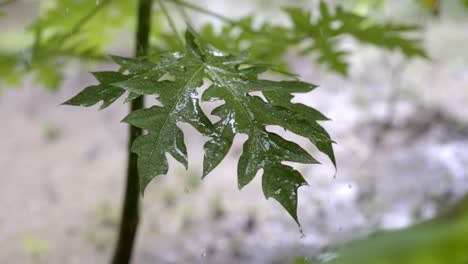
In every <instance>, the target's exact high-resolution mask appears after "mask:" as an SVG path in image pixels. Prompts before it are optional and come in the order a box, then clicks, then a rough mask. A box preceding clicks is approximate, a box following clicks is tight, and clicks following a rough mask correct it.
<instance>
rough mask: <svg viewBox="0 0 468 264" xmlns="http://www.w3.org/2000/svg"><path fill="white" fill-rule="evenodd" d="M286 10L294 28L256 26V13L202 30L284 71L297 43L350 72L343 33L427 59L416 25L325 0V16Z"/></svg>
mask: <svg viewBox="0 0 468 264" xmlns="http://www.w3.org/2000/svg"><path fill="white" fill-rule="evenodd" d="M176 2H178V3H181V2H182V3H184V5H186V6H188V7H189V8H193V9H195V10H198V11H200V10H203V8H202V7H194V6H193V5H191V4H186V3H185V2H183V1H181V0H177V1H176ZM361 2H362V3H361V6H366V7H369V6H372V5H380V4H382V1H377V0H376V1H370V2H369V1H361ZM364 2H365V4H364ZM355 9H356V8H355ZM284 11H285V12H286V13H287V15H288V16H289V18H290V20H291V22H292V27H288V26H284V25H274V24H272V23H270V22H263V23H262V24H261V25H260V26H255V24H258V23H255V21H254V17H253V16H248V17H245V18H242V19H239V20H231V19H229V18H224V17H222V20H223V21H224V22H226V24H225V25H224V26H223V27H222V28H221V30H218V31H217V30H215V29H214V28H213V26H212V25H211V24H208V25H205V26H204V27H203V29H202V30H201V35H202V36H203V38H204V39H206V40H207V41H208V42H209V43H211V44H212V45H214V46H215V47H216V48H218V49H220V50H223V51H226V52H229V53H239V52H241V51H245V50H246V51H248V52H249V54H251V56H252V58H253V59H256V60H261V61H265V62H266V63H270V64H273V65H278V66H279V68H280V69H281V70H286V69H287V61H286V59H285V54H287V52H288V49H289V48H290V47H296V48H299V50H300V55H305V54H314V55H316V60H317V62H318V63H320V64H324V65H326V66H328V67H329V68H330V69H331V70H333V71H334V72H337V73H340V74H343V75H346V74H347V72H348V62H347V61H346V55H347V53H348V52H347V51H346V50H344V49H343V48H341V47H340V43H341V42H340V40H341V37H344V36H351V37H353V38H354V39H355V40H357V41H359V42H361V43H363V44H370V45H373V46H376V47H378V48H383V49H388V50H399V51H401V52H402V53H403V54H404V55H406V56H407V57H423V58H426V57H427V56H426V54H425V51H424V49H423V47H422V46H421V41H420V40H419V39H417V38H415V37H414V35H415V33H418V32H419V31H420V28H419V27H416V26H405V25H397V24H386V23H376V22H373V21H371V20H370V19H368V18H367V17H364V16H361V15H358V14H357V13H354V12H351V11H347V10H345V9H343V8H341V7H339V6H338V7H337V8H336V9H335V10H331V9H330V8H329V6H328V5H327V4H326V2H325V1H321V2H320V4H319V11H320V12H319V13H320V15H319V16H318V17H315V18H312V15H311V12H309V11H306V10H304V9H302V8H285V9H284ZM361 11H362V10H361ZM205 12H208V11H205ZM361 13H362V12H361Z"/></svg>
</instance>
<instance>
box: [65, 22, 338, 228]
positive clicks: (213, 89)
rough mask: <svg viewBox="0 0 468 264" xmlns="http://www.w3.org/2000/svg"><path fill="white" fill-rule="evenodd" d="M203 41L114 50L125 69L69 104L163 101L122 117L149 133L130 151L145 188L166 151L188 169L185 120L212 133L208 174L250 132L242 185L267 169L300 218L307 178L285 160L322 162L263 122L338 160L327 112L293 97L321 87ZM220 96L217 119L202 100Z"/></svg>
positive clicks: (190, 38)
mask: <svg viewBox="0 0 468 264" xmlns="http://www.w3.org/2000/svg"><path fill="white" fill-rule="evenodd" d="M203 44H204V43H203V42H202V41H201V40H200V39H199V38H197V37H196V36H195V33H194V32H193V30H191V29H189V30H188V31H187V33H186V48H185V51H184V52H175V53H165V54H163V55H161V56H160V58H159V59H158V60H157V63H153V62H150V61H147V60H139V59H132V58H124V57H117V56H113V57H112V58H113V60H114V61H115V62H116V63H117V64H119V66H120V67H121V68H122V69H126V70H128V74H126V75H124V74H121V73H118V72H114V73H111V72H100V73H94V75H95V76H96V79H97V80H98V81H99V82H100V84H99V85H97V86H91V87H88V88H86V89H85V90H84V91H83V92H82V93H80V94H78V95H77V96H76V97H74V98H72V99H71V100H69V101H68V102H67V103H66V104H71V105H82V106H90V105H94V104H96V103H97V102H99V101H103V102H104V103H103V106H102V107H107V106H108V105H109V104H111V103H112V102H114V101H115V100H116V99H117V98H118V97H120V96H121V95H122V94H123V93H124V91H127V92H130V93H131V96H132V95H149V96H153V97H155V98H157V99H158V100H159V102H160V103H161V105H156V106H152V107H150V108H146V109H141V110H137V111H134V112H132V113H130V114H129V115H128V116H127V117H125V118H124V120H123V121H124V122H126V123H128V124H130V125H132V126H135V127H139V128H142V129H144V130H146V131H147V133H146V134H144V135H141V136H140V137H138V138H137V139H136V140H135V141H134V142H133V145H132V151H133V152H135V153H137V154H138V171H139V175H140V186H141V189H142V190H144V189H145V187H146V186H147V184H148V183H149V182H150V181H151V180H152V179H153V178H154V177H156V176H158V175H161V174H166V173H167V171H168V162H167V159H166V153H168V154H170V155H171V156H173V157H174V158H175V159H176V160H177V161H179V162H180V163H181V164H183V165H184V166H186V167H187V165H188V157H187V149H186V146H185V140H184V135H183V132H182V130H181V129H180V128H179V127H178V126H177V123H178V122H185V123H188V124H190V125H192V126H193V127H194V128H195V129H197V130H198V131H199V132H200V133H202V134H203V135H206V136H208V137H210V139H209V140H208V141H207V142H206V143H205V145H204V163H203V176H206V175H207V174H209V173H210V172H211V171H212V170H213V169H215V168H216V167H217V166H218V165H219V164H220V163H221V161H222V160H223V159H224V158H225V157H226V155H227V153H228V152H229V150H230V148H231V146H232V143H233V140H234V137H235V135H236V134H239V133H243V134H247V135H248V140H247V141H246V142H245V144H244V146H243V152H242V155H241V157H240V159H239V164H238V169H237V173H238V186H239V188H242V187H244V186H245V185H247V184H248V183H250V182H251V181H252V179H253V178H254V177H255V175H256V174H257V173H258V172H259V171H260V170H262V171H263V175H262V188H263V192H264V194H265V196H266V197H267V198H270V197H272V198H273V199H275V200H277V201H278V202H279V203H280V204H281V205H282V206H283V207H284V208H286V210H287V211H288V212H289V214H290V215H291V216H292V217H293V219H294V220H295V221H296V222H298V218H297V212H296V211H297V189H298V188H299V187H301V186H303V185H306V181H305V179H304V178H303V177H302V175H301V174H300V173H299V172H298V171H296V170H294V169H293V168H291V167H290V166H287V165H285V164H283V162H297V163H304V164H314V163H318V161H317V160H316V159H315V158H313V157H312V156H311V155H310V154H309V153H308V152H307V151H306V150H305V149H304V148H303V147H301V146H300V145H298V144H296V143H294V142H292V141H289V140H286V139H284V138H283V137H281V136H280V135H278V134H275V133H272V132H269V131H267V129H266V127H267V126H269V125H278V126H281V127H283V128H285V129H287V130H289V131H291V132H293V133H295V134H297V135H300V136H303V137H306V138H308V139H309V140H310V141H311V142H312V143H313V144H315V145H316V146H317V148H318V149H319V150H320V151H322V152H323V153H325V154H326V155H327V156H328V157H329V158H330V159H331V160H332V162H333V163H334V164H335V163H336V162H335V157H334V154H333V147H332V144H333V141H332V140H331V139H330V136H329V135H328V133H327V132H326V131H325V129H323V128H322V127H321V126H320V125H319V124H318V123H317V122H318V121H321V120H327V118H326V117H325V116H324V115H323V114H321V113H320V112H319V111H317V110H315V109H313V108H309V107H307V106H305V105H303V104H299V103H297V104H296V103H291V100H292V98H293V94H296V93H308V92H310V91H313V90H314V89H315V88H316V86H315V85H312V84H309V83H305V82H301V81H271V80H264V79H259V78H258V75H259V74H260V73H262V72H264V71H265V67H264V65H262V64H256V63H255V62H252V61H251V60H250V58H248V57H246V56H245V55H244V56H234V55H230V54H225V53H222V52H220V51H218V50H215V49H213V48H210V47H207V45H203ZM246 65H248V66H246ZM205 80H209V81H210V83H211V85H210V86H209V87H208V88H207V89H206V90H205V91H204V92H203V94H200V93H199V90H198V88H200V87H201V86H202V85H203V84H204V83H205ZM252 92H260V93H262V94H263V95H264V97H265V98H266V101H264V100H262V99H261V98H260V97H258V96H255V95H251V93H252ZM219 100H221V101H223V102H224V104H221V105H220V106H218V107H216V108H215V109H214V110H213V111H212V112H211V115H215V116H218V117H220V120H219V121H218V122H215V123H214V124H213V123H212V122H210V120H209V119H208V117H207V116H206V115H205V113H204V112H203V111H202V108H201V103H202V101H205V102H207V101H219Z"/></svg>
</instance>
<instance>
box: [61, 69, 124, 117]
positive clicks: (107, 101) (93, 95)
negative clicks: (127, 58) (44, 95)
mask: <svg viewBox="0 0 468 264" xmlns="http://www.w3.org/2000/svg"><path fill="white" fill-rule="evenodd" d="M93 75H94V77H95V78H96V79H97V80H98V81H99V82H100V83H99V84H98V85H92V86H88V87H86V88H85V89H84V90H83V91H82V92H80V93H79V94H78V95H76V96H75V97H73V98H72V99H70V100H68V101H66V102H65V103H63V104H64V105H75V106H93V105H95V104H97V103H98V102H100V101H102V102H103V103H102V105H101V107H100V109H104V108H106V107H108V106H109V105H111V104H112V103H113V102H115V100H117V99H119V97H120V96H122V94H124V93H125V90H124V89H121V88H118V87H115V86H112V85H110V84H111V83H113V82H118V81H123V80H127V79H128V77H127V76H125V75H122V74H120V73H118V72H95V73H93Z"/></svg>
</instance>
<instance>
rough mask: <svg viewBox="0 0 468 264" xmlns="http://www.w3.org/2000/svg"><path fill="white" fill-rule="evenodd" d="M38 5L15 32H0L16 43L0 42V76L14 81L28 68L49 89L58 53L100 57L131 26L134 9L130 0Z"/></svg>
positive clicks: (57, 73) (55, 0)
mask: <svg viewBox="0 0 468 264" xmlns="http://www.w3.org/2000/svg"><path fill="white" fill-rule="evenodd" d="M40 10H41V12H40V15H39V17H38V18H37V19H36V20H35V21H34V22H33V23H32V24H31V25H30V26H29V28H28V30H27V31H26V32H24V33H23V34H21V38H20V37H19V36H16V38H15V36H11V33H9V32H6V33H4V34H2V33H0V37H2V35H5V36H4V37H5V38H8V39H17V42H20V43H21V45H18V44H16V45H9V47H0V60H1V62H2V64H1V65H0V82H5V83H6V84H7V85H17V84H18V82H17V81H14V80H15V79H16V78H17V76H22V75H26V74H28V73H30V72H33V73H34V74H35V75H36V78H35V80H36V82H37V83H39V84H43V85H44V86H45V87H46V88H48V89H50V90H55V89H56V88H57V87H58V86H59V84H60V82H61V78H62V77H61V74H62V73H61V71H62V70H59V69H63V67H64V64H65V61H64V60H63V58H78V59H82V60H85V61H91V62H93V61H103V60H106V56H104V54H105V53H106V51H107V50H109V49H110V48H112V47H113V46H115V45H116V44H118V45H120V46H122V39H125V38H122V36H123V35H124V34H126V32H125V30H126V29H130V28H133V26H134V18H135V15H136V8H135V4H134V2H133V1H127V0H112V1H111V0H99V1H96V0H82V1H75V0H50V1H41V2H40ZM154 15H155V18H154V19H153V21H154V23H153V27H152V28H153V33H154V34H159V20H158V19H157V17H158V16H157V13H156V12H155V13H154ZM6 34H10V35H6ZM24 40H27V41H24ZM25 43H26V45H25ZM123 44H124V46H125V43H123ZM130 44H131V43H128V45H130ZM11 47H17V49H12V48H11ZM25 54H26V55H27V57H25V56H24V55H25ZM3 61H8V64H7V63H4V62H3ZM0 84H1V83H0Z"/></svg>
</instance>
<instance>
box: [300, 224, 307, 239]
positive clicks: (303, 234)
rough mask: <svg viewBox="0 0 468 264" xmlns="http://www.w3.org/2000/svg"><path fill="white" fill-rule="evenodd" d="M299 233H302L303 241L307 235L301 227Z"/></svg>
mask: <svg viewBox="0 0 468 264" xmlns="http://www.w3.org/2000/svg"><path fill="white" fill-rule="evenodd" d="M299 233H301V239H302V238H305V237H306V234H305V233H304V230H303V229H302V226H299Z"/></svg>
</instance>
